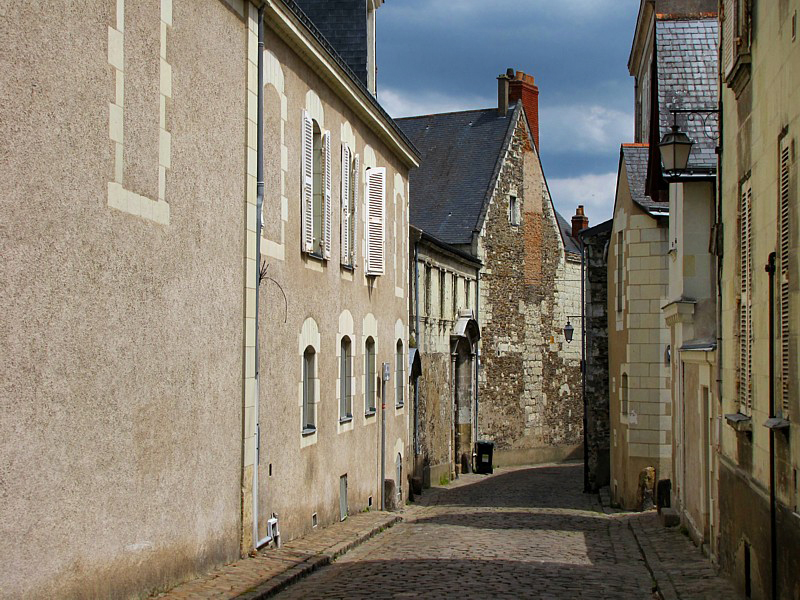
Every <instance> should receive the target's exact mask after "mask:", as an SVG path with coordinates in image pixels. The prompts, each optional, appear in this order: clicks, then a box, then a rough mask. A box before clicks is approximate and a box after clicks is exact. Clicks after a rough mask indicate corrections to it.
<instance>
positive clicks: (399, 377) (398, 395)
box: [394, 338, 406, 408]
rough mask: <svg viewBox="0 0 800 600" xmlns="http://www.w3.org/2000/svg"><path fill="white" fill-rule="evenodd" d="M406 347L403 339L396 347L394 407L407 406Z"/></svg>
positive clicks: (398, 341)
mask: <svg viewBox="0 0 800 600" xmlns="http://www.w3.org/2000/svg"><path fill="white" fill-rule="evenodd" d="M404 362H405V345H404V344H403V340H402V338H400V339H398V340H397V344H396V345H395V367H394V377H395V385H394V406H395V408H402V407H403V406H405V379H404V377H405V372H406V371H405V364H404Z"/></svg>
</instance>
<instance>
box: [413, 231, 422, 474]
mask: <svg viewBox="0 0 800 600" xmlns="http://www.w3.org/2000/svg"><path fill="white" fill-rule="evenodd" d="M414 333H415V334H416V337H417V339H416V342H417V356H418V357H419V358H420V360H422V354H420V352H421V351H422V334H421V333H420V330H419V240H417V241H416V242H414ZM414 455H415V457H416V456H417V455H419V377H415V378H414ZM416 466H417V465H416V460H415V461H414V470H415V472H416Z"/></svg>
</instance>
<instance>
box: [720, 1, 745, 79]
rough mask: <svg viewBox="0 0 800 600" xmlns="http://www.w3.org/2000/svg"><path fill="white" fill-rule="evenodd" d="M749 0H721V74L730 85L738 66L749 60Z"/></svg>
mask: <svg viewBox="0 0 800 600" xmlns="http://www.w3.org/2000/svg"><path fill="white" fill-rule="evenodd" d="M750 4H751V0H723V2H722V14H721V15H720V18H721V21H722V61H723V62H722V68H723V72H722V74H723V75H724V76H725V81H726V82H727V83H728V85H731V84H732V82H733V81H734V79H735V77H736V74H737V71H738V70H739V68H740V67H742V66H745V65H747V64H749V62H750V56H749V55H750V42H751V37H752V29H751V26H750V25H751V20H750V17H751V8H750Z"/></svg>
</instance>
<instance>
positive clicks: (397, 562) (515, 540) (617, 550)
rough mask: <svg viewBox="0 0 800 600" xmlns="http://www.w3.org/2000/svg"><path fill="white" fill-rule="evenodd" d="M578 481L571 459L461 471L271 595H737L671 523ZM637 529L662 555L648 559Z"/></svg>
mask: <svg viewBox="0 0 800 600" xmlns="http://www.w3.org/2000/svg"><path fill="white" fill-rule="evenodd" d="M582 485H583V481H582V466H579V465H568V466H564V465H561V466H548V467H538V468H524V469H515V470H508V471H507V472H504V473H501V474H498V475H496V476H494V477H490V478H484V477H483V476H479V475H467V476H462V477H461V479H460V480H459V481H458V482H457V483H455V484H453V485H452V486H449V487H448V488H446V489H440V490H431V491H426V494H425V495H424V496H423V498H422V499H421V501H420V502H419V504H417V505H415V506H413V507H411V508H409V509H408V510H407V511H406V512H405V514H404V515H403V518H404V522H403V523H401V524H399V525H396V526H395V527H393V528H392V529H390V530H388V531H386V532H385V533H383V534H382V535H379V536H377V537H376V538H373V539H372V540H370V541H368V542H366V543H365V544H363V545H362V546H360V547H358V548H357V549H355V550H353V551H351V552H349V553H348V554H346V555H345V556H344V557H342V558H341V559H339V560H338V561H336V562H335V563H333V564H332V565H330V566H328V567H325V568H323V569H321V570H320V571H318V572H316V573H314V574H313V575H311V576H309V577H308V578H306V579H304V580H302V581H301V582H299V583H297V584H296V585H294V586H292V587H290V588H289V589H287V590H285V591H284V592H283V593H282V594H281V595H280V596H279V597H280V598H304V599H306V598H367V597H369V598H379V597H380V598H414V597H458V598H463V599H467V598H493V597H494V598H521V597H528V598H545V599H546V598H595V599H596V598H615V599H616V598H637V599H642V598H654V597H655V598H659V597H664V598H706V597H709V598H710V597H724V598H735V597H736V596H735V595H734V593H733V592H732V590H731V588H730V587H729V586H728V585H727V582H725V581H724V580H723V579H721V578H718V577H716V576H715V574H714V571H713V568H712V567H711V566H710V564H709V563H708V562H707V561H706V560H705V559H704V558H703V557H702V555H701V554H700V552H699V550H697V549H696V548H695V547H694V546H693V545H692V544H691V543H690V542H689V541H688V540H687V539H686V538H684V537H683V536H682V535H681V534H680V533H679V532H678V531H677V530H663V529H662V528H660V527H659V526H658V525H657V523H656V521H655V516H654V514H653V513H649V514H638V515H632V514H630V513H612V514H606V513H604V512H603V510H602V507H601V506H600V503H599V502H598V499H597V496H596V495H590V494H583V493H582V491H581V490H582ZM632 520H635V525H634V526H629V524H630V523H631V522H632ZM634 529H636V530H637V532H638V535H650V536H651V537H650V539H649V540H648V543H649V544H650V545H652V546H662V547H663V548H664V549H665V550H666V552H668V553H669V556H668V557H666V556H665V552H664V551H662V552H659V553H658V555H656V553H655V552H654V553H653V555H654V556H653V560H655V561H658V564H657V565H651V564H649V561H650V560H651V559H650V556H649V555H648V560H647V561H646V560H645V558H644V555H643V554H642V550H640V544H639V543H638V542H637V539H636V537H635V536H634V533H633V530H634ZM662 537H663V539H662ZM662 561H663V562H662ZM654 575H655V576H656V577H657V578H660V579H659V581H658V584H659V590H658V593H654V587H655V583H656V582H655V580H654V578H653V576H654ZM661 579H663V589H662V581H661Z"/></svg>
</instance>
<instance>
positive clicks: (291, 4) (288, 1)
mask: <svg viewBox="0 0 800 600" xmlns="http://www.w3.org/2000/svg"><path fill="white" fill-rule="evenodd" d="M281 2H283V4H284V5H285V6H286V7H287V8H288V9H289V10H290V11H291V12H292V13H294V15H295V16H296V17H297V18H298V19H299V20H300V22H302V24H303V25H304V26H305V27H306V29H307V30H308V33H309V34H310V35H311V37H313V38H314V39H315V40H317V41H318V42H319V43H320V45H321V46H322V47H323V48H324V49H325V50H326V51H327V52H328V54H329V55H330V57H331V58H332V59H333V61H334V62H335V63H336V64H338V65H339V67H340V68H341V69H342V70H343V71H344V72H345V73H346V74H347V75H348V77H350V79H351V80H352V81H353V83H355V84H356V86H357V87H359V88H360V89H361V91H362V93H363V94H364V96H365V97H366V98H367V100H368V101H369V103H370V104H372V106H374V107H375V109H377V111H378V112H379V113H380V114H381V116H382V117H383V118H384V119H385V120H386V122H387V123H388V124H389V125H390V126H391V128H392V129H393V130H394V132H395V133H397V134H398V135H399V136H400V138H401V139H402V140H403V141H404V142H405V143H406V144H407V145H408V146H409V148H410V149H411V151H412V152H413V153H414V156H416V157H417V158H420V154H419V151H418V150H417V148H415V147H414V144H413V143H412V142H411V140H409V139H408V136H406V134H405V132H404V131H403V130H402V129H401V128H400V127H399V126H398V125H397V123H396V122H395V120H394V119H392V117H391V116H390V115H389V113H387V112H386V110H385V109H384V108H383V106H381V105H380V103H379V102H378V100H377V99H376V98H375V96H373V95H372V93H371V92H370V91H369V89H367V84H366V81H362V80H361V79H359V78H358V76H357V75H356V74H355V73H354V72H353V70H352V69H351V68H350V66H349V65H348V64H347V63H346V62H345V60H344V59H343V58H342V57H341V56H340V55H339V53H338V52H337V51H336V49H335V48H334V47H333V45H332V44H331V43H330V42H329V41H328V40H327V39H326V38H325V36H324V35H323V34H322V32H321V31H320V30H319V28H318V27H317V26H316V25H315V23H314V22H313V21H312V20H311V18H309V16H308V15H306V14H305V13H304V12H303V9H302V8H300V6H299V5H298V4H297V2H295V1H294V0H281Z"/></svg>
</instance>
